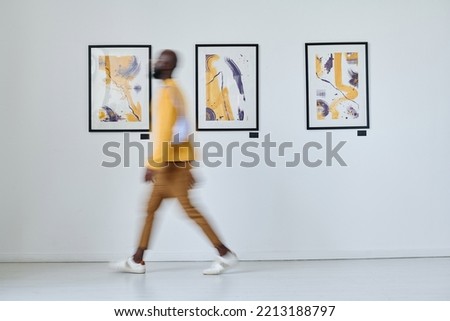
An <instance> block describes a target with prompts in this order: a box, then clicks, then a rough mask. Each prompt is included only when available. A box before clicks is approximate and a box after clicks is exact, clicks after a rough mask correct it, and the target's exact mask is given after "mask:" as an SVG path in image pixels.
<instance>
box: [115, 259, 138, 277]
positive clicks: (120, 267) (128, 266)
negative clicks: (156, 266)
mask: <svg viewBox="0 0 450 321" xmlns="http://www.w3.org/2000/svg"><path fill="white" fill-rule="evenodd" d="M111 268H112V269H113V270H114V271H116V272H123V273H135V274H144V273H145V262H144V261H142V262H141V263H136V262H134V260H133V258H132V257H130V258H128V259H127V260H125V261H121V262H117V263H113V264H111Z"/></svg>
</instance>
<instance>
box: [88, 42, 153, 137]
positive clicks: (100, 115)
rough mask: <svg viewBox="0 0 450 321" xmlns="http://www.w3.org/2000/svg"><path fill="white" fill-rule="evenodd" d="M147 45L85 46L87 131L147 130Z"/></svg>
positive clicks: (148, 60)
mask: <svg viewBox="0 0 450 321" xmlns="http://www.w3.org/2000/svg"><path fill="white" fill-rule="evenodd" d="M150 59H151V46H148V45H137V46H124V45H114V46H89V131H91V132H94V131H148V130H150V96H151V81H150V78H149V63H150Z"/></svg>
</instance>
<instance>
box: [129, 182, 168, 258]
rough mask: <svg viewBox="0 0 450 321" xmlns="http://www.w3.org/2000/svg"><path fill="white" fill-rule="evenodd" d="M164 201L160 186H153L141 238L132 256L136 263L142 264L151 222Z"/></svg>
mask: <svg viewBox="0 0 450 321" xmlns="http://www.w3.org/2000/svg"><path fill="white" fill-rule="evenodd" d="M163 199H164V197H163V194H162V191H161V188H160V186H156V185H155V186H154V188H153V191H152V194H151V195H150V198H149V201H148V205H147V217H146V219H145V224H144V227H143V229H142V233H141V238H140V241H139V246H138V248H137V250H136V252H135V254H134V255H133V260H134V261H135V262H136V263H141V262H143V258H144V252H145V250H146V249H147V248H148V244H149V241H150V237H151V233H152V228H153V221H154V219H155V213H156V210H157V209H158V208H159V206H160V205H161V202H162V200H163Z"/></svg>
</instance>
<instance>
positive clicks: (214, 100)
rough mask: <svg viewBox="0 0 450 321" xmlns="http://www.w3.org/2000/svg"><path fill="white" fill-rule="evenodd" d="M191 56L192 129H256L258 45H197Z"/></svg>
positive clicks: (257, 121)
mask: <svg viewBox="0 0 450 321" xmlns="http://www.w3.org/2000/svg"><path fill="white" fill-rule="evenodd" d="M195 57H196V61H195V90H196V96H195V97H196V98H195V105H196V129H197V130H198V131H208V130H210V131H213V130H215V131H239V130H241V131H257V130H259V79H258V78H259V74H258V68H259V61H258V60H259V45H258V44H197V45H196V46H195ZM227 97H228V100H227ZM230 101H233V103H231V102H230ZM208 104H210V106H207V105H208Z"/></svg>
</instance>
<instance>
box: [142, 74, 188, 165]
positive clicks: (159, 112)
mask: <svg viewBox="0 0 450 321" xmlns="http://www.w3.org/2000/svg"><path fill="white" fill-rule="evenodd" d="M153 111H154V112H153V115H155V122H153V124H154V127H155V128H154V137H155V138H154V141H153V153H152V156H150V158H149V159H148V162H147V165H146V166H147V167H148V168H150V169H156V170H157V169H161V168H163V167H165V166H166V165H167V163H169V162H186V161H191V160H194V148H193V147H192V143H191V142H189V141H185V142H181V143H180V142H176V143H174V141H175V140H174V135H176V134H177V133H174V126H175V123H176V122H177V118H178V119H179V118H184V119H185V115H186V104H185V100H184V97H183V95H182V93H181V91H180V89H179V87H178V85H177V83H176V82H175V80H173V79H166V80H163V88H162V89H161V91H160V93H159V97H158V101H157V104H156V105H155V109H154V110H153Z"/></svg>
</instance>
